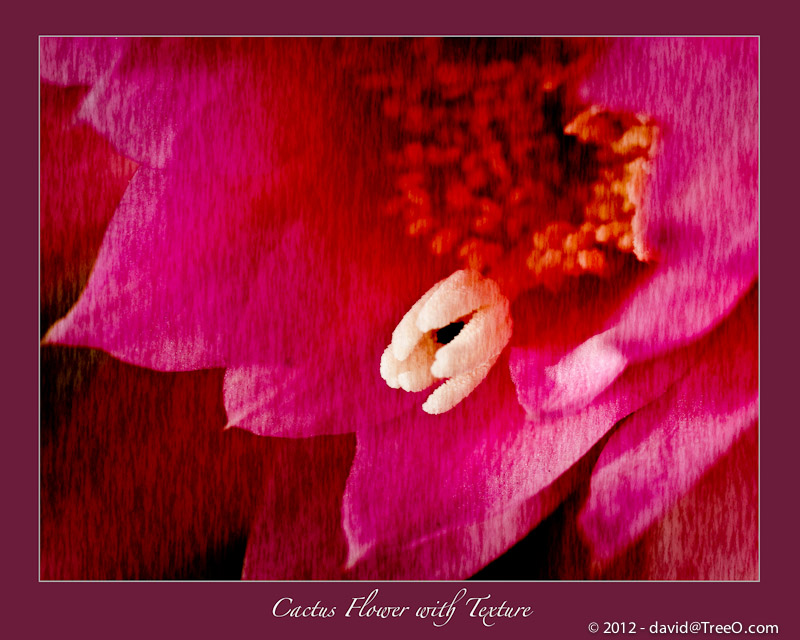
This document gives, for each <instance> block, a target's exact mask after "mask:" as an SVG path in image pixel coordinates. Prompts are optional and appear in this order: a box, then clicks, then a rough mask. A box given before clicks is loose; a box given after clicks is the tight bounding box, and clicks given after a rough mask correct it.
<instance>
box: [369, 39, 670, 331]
mask: <svg viewBox="0 0 800 640" xmlns="http://www.w3.org/2000/svg"><path fill="white" fill-rule="evenodd" d="M535 45H536V42H535V40H533V39H531V41H530V46H531V49H532V50H533V49H534V47H535ZM517 58H518V59H517V60H515V61H511V60H493V61H484V62H479V61H476V60H472V59H467V60H457V61H452V60H445V59H444V57H443V55H442V46H441V44H439V45H438V47H437V44H436V42H435V41H433V42H426V43H425V48H424V55H421V56H419V57H418V58H414V59H413V60H412V61H411V62H409V61H408V60H404V61H403V64H404V65H409V64H410V65H411V66H412V67H413V73H411V74H408V71H407V69H406V73H405V74H404V72H403V69H401V68H399V67H398V68H395V69H390V70H386V71H382V72H379V73H375V72H373V73H370V74H365V75H364V76H363V77H362V86H363V87H364V88H365V89H366V90H368V91H370V92H372V93H373V94H374V96H375V99H376V100H379V101H380V102H381V104H382V110H383V115H384V117H386V118H388V119H389V120H390V121H391V122H392V123H393V129H394V131H395V135H394V145H393V147H392V148H391V149H389V150H388V151H387V152H386V154H385V160H386V162H387V163H389V164H390V165H391V167H392V168H393V170H394V172H395V175H396V176H397V178H396V184H395V188H396V191H395V192H394V194H391V195H388V194H387V199H386V204H385V208H384V214H385V215H387V216H389V217H391V218H392V219H395V220H397V221H398V222H399V223H400V224H401V225H402V228H403V232H404V234H405V235H406V236H407V237H409V238H412V239H414V240H415V241H417V242H424V243H425V244H427V246H428V249H429V251H430V253H431V254H432V255H433V256H436V257H437V258H442V259H446V258H450V259H454V260H456V262H457V263H459V266H460V267H461V268H468V269H474V270H476V271H479V272H481V273H483V274H490V275H491V274H492V273H493V272H494V271H495V270H496V269H498V268H499V269H505V271H507V272H510V273H515V274H517V275H516V276H514V277H517V278H520V279H522V280H524V281H525V283H524V286H523V287H521V288H522V289H525V288H529V287H531V286H536V285H545V286H547V287H549V288H551V289H557V288H558V287H560V285H561V284H562V283H563V282H564V281H565V279H566V278H567V277H569V276H582V275H591V276H595V277H609V276H612V275H614V274H615V273H617V272H619V271H620V270H621V269H623V268H624V267H625V264H627V263H630V261H631V260H635V259H636V258H639V259H643V258H644V254H643V252H640V251H636V252H635V253H636V255H635V256H634V251H635V245H636V244H637V243H636V242H635V240H636V238H635V234H634V230H635V228H636V225H635V224H634V223H633V218H634V216H635V215H636V213H637V210H638V206H639V195H640V194H641V191H642V188H643V183H644V181H645V180H646V177H647V174H648V169H649V161H650V158H651V155H652V151H653V147H654V142H655V139H656V137H657V128H656V126H655V124H654V123H653V122H652V121H650V120H649V119H647V118H645V117H643V116H631V115H627V114H615V113H607V112H603V111H602V110H600V109H597V108H595V107H591V108H588V109H587V108H586V105H582V104H579V103H578V102H577V101H576V100H575V98H574V97H573V96H574V95H575V93H576V92H575V91H573V90H571V89H573V88H574V86H576V85H577V83H578V82H579V80H580V77H579V76H578V74H577V72H576V71H575V69H574V68H573V67H571V66H569V65H566V64H561V63H560V62H558V61H556V60H549V59H548V60H542V59H540V58H537V56H536V55H534V54H533V53H531V54H523V55H521V56H517ZM565 125H566V126H565ZM509 262H510V263H511V264H504V263H509ZM445 335H447V334H445ZM451 339H452V338H451Z"/></svg>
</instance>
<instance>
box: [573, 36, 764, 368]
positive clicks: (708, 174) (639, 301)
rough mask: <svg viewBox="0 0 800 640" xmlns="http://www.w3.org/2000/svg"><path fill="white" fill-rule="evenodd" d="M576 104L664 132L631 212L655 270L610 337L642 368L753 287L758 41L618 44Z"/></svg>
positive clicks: (713, 319) (692, 335)
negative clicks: (635, 115) (620, 113)
mask: <svg viewBox="0 0 800 640" xmlns="http://www.w3.org/2000/svg"><path fill="white" fill-rule="evenodd" d="M584 96H585V98H587V99H590V100H592V101H593V102H595V103H600V104H601V105H603V106H605V107H608V108H612V109H626V110H631V111H638V112H644V113H647V114H648V115H651V116H654V117H655V118H656V120H657V121H658V122H659V123H661V125H662V128H663V141H662V144H661V146H660V148H659V149H658V151H657V154H656V157H655V163H654V167H653V177H654V179H653V181H652V183H651V184H650V186H649V188H648V190H647V192H646V193H645V195H644V197H643V205H642V207H643V208H642V211H641V212H640V213H639V214H638V215H639V216H641V218H642V219H643V221H644V226H645V230H644V236H645V241H646V243H647V244H649V245H650V246H652V247H654V249H655V251H656V253H657V255H658V258H657V260H658V262H659V268H658V270H657V271H656V273H655V274H654V276H653V278H652V280H651V281H650V282H649V283H646V284H645V285H644V286H643V287H642V288H641V289H640V290H639V291H638V292H637V294H636V295H634V296H632V297H631V298H630V299H629V300H628V301H627V302H626V305H625V307H624V308H623V309H622V310H621V312H620V315H619V318H618V319H617V321H616V323H615V325H614V327H613V329H612V335H613V338H614V341H615V342H616V343H617V344H618V346H619V348H620V349H621V350H622V351H623V352H624V353H625V354H626V355H627V356H628V357H630V358H633V359H642V358H647V357H650V356H652V355H653V354H656V353H659V352H662V351H664V350H667V349H670V348H673V347H674V346H677V345H680V344H685V343H686V342H687V341H689V340H692V339H694V338H696V337H697V336H698V335H701V334H703V333H705V332H707V331H709V330H710V329H711V328H713V327H714V326H715V325H716V324H717V323H719V321H720V320H721V319H722V318H724V317H725V316H726V315H727V314H728V313H729V312H730V311H731V309H732V308H733V307H734V306H735V304H736V302H737V300H738V299H739V298H741V296H742V295H744V293H745V292H746V291H747V290H748V289H749V287H750V286H751V285H752V283H753V281H754V280H755V277H756V274H757V271H758V42H757V40H756V39H725V38H710V39H706V38H686V39H683V38H648V39H631V40H628V39H623V40H620V41H619V42H617V43H616V45H615V47H614V48H613V49H612V51H611V52H610V54H609V59H608V60H607V61H606V62H605V63H604V64H603V65H602V66H601V67H600V69H599V70H598V72H597V74H596V75H595V76H594V77H592V78H590V79H589V81H588V82H587V83H586V86H585V87H584ZM654 309H658V312H654Z"/></svg>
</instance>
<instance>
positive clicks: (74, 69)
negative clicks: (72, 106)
mask: <svg viewBox="0 0 800 640" xmlns="http://www.w3.org/2000/svg"><path fill="white" fill-rule="evenodd" d="M129 42H130V41H129V40H127V39H125V38H41V39H40V41H39V52H40V57H39V72H40V74H41V77H42V80H44V81H45V82H49V83H52V84H57V85H60V86H62V87H69V86H75V85H85V86H92V85H93V84H95V83H96V82H98V81H99V80H100V79H101V78H103V77H104V76H106V75H107V74H108V73H110V72H111V70H112V69H113V68H114V66H115V65H116V64H117V62H118V61H119V59H120V57H121V56H122V54H123V52H124V50H125V49H126V48H127V46H128V44H129Z"/></svg>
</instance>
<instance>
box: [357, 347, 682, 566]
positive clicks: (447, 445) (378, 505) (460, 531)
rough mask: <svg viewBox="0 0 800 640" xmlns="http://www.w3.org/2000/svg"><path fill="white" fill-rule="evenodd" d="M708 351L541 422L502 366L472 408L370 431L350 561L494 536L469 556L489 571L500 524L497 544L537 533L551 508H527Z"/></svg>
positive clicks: (644, 370) (415, 415)
mask: <svg viewBox="0 0 800 640" xmlns="http://www.w3.org/2000/svg"><path fill="white" fill-rule="evenodd" d="M697 355H698V349H697V347H696V346H692V347H687V348H686V349H683V350H678V351H676V352H674V353H672V354H671V355H670V356H669V357H665V358H661V359H659V360H656V361H652V362H647V363H642V364H638V365H633V366H631V367H629V368H628V369H627V370H626V371H625V372H624V373H623V374H622V375H621V376H619V378H618V379H617V380H616V381H615V382H614V384H612V385H611V386H610V387H609V388H608V389H607V390H606V391H605V392H603V393H601V394H600V395H599V396H598V397H597V398H596V400H595V401H594V402H593V403H592V404H591V405H589V406H587V407H585V408H584V409H583V410H582V411H580V412H577V413H572V414H564V415H562V416H558V415H551V416H549V417H541V418H540V419H537V420H531V419H526V416H525V413H524V411H523V410H522V408H521V407H520V406H519V404H518V403H517V402H516V394H515V389H514V385H513V384H512V382H511V380H510V379H509V377H508V373H506V371H505V368H504V367H502V366H499V365H500V364H501V363H498V366H496V367H495V368H494V369H493V371H492V372H491V373H490V375H489V377H488V378H487V379H486V380H485V381H484V382H483V384H482V385H481V386H480V387H478V388H477V389H476V390H475V391H474V392H473V394H472V395H471V396H470V397H469V398H468V399H467V401H465V402H464V403H463V406H462V405H459V406H458V407H456V408H455V409H453V410H452V411H450V412H449V413H446V414H443V415H441V416H428V415H426V414H423V413H422V412H421V411H419V410H416V411H414V412H412V413H410V414H408V415H406V416H403V418H402V420H396V421H391V422H388V423H386V424H384V425H380V426H378V427H373V428H371V429H367V430H362V431H359V433H358V441H357V448H356V456H355V459H354V461H353V469H352V471H351V474H350V477H349V478H348V481H347V489H346V491H345V497H344V516H343V521H344V527H345V532H346V534H347V539H348V545H349V556H348V557H349V564H350V566H351V567H355V570H356V572H358V571H359V569H358V568H357V567H358V566H359V565H360V564H361V563H362V562H363V563H366V564H365V566H370V567H372V569H369V570H367V569H364V571H366V572H367V573H368V574H370V573H371V572H373V571H378V569H377V568H376V567H377V565H375V563H376V562H377V563H378V565H380V564H381V563H382V562H383V560H379V559H380V558H384V559H386V558H388V557H389V556H393V555H394V556H396V555H398V554H400V555H402V553H401V550H402V549H414V548H416V547H417V546H418V545H420V544H423V543H425V542H426V541H428V540H429V539H430V540H433V538H434V537H437V536H445V537H446V539H447V540H451V541H453V540H456V539H459V540H461V542H459V543H455V542H454V543H453V544H458V545H462V544H465V543H464V540H468V539H469V536H471V535H477V533H475V532H477V531H483V532H484V534H482V535H485V536H486V537H487V542H486V543H485V545H484V546H477V547H474V548H473V547H472V546H470V545H467V549H472V551H471V552H470V553H471V554H472V555H469V554H468V555H467V556H465V558H464V561H463V562H464V564H463V567H466V566H473V565H474V566H475V567H478V566H480V565H481V563H484V562H485V561H486V560H485V557H488V556H485V554H486V553H488V552H487V549H489V548H492V549H494V550H495V551H496V549H495V548H494V546H493V545H495V542H493V541H488V537H489V536H490V530H491V529H492V527H495V526H498V527H501V529H502V530H501V531H500V532H499V533H498V535H499V538H498V539H499V540H503V541H504V542H503V544H506V543H508V544H506V546H510V545H511V544H513V543H514V542H516V540H518V539H519V538H520V537H522V536H523V535H524V534H525V533H527V532H528V531H529V530H530V529H531V528H532V527H534V526H535V525H536V524H537V523H538V522H539V520H540V519H541V518H543V517H546V516H547V515H548V513H549V510H548V509H546V508H543V507H541V506H540V507H537V508H535V509H533V510H532V511H530V512H528V511H526V509H527V507H524V505H525V504H526V503H527V502H528V501H530V500H534V501H535V500H539V498H536V496H538V495H539V494H540V493H542V492H543V491H551V490H553V489H551V486H552V485H553V484H554V483H556V482H557V481H559V478H561V477H562V476H564V474H566V473H567V472H568V471H569V470H570V469H571V468H572V467H573V466H574V465H575V463H576V462H578V461H579V460H580V459H581V458H582V457H583V456H584V455H585V454H586V453H587V452H588V451H589V450H590V449H591V448H592V446H593V445H594V444H595V443H596V442H597V441H598V440H599V439H600V438H602V437H603V435H605V434H606V433H607V432H608V431H609V430H610V429H611V428H612V427H613V426H614V424H615V423H616V422H617V421H618V420H620V419H622V418H623V417H624V416H626V415H628V414H630V413H631V412H633V411H635V410H637V409H638V408H639V407H641V406H642V405H644V404H646V403H647V402H649V401H650V400H651V399H652V398H653V397H657V396H659V395H661V394H662V393H663V392H664V391H665V389H666V388H668V386H669V385H670V384H671V383H672V382H673V381H674V380H675V379H677V378H679V377H680V376H681V375H683V374H684V372H685V371H686V370H687V368H688V367H690V366H691V364H692V363H693V362H694V360H695V359H696V358H697ZM417 442H424V443H425V445H424V446H415V445H414V444H413V443H417ZM565 490H566V489H565ZM559 495H560V494H559ZM542 504H548V505H549V504H550V502H549V501H547V500H546V501H545V502H544V503H542ZM554 504H555V503H553V506H554ZM523 513H527V514H528V515H527V516H524V518H527V519H526V520H525V521H524V525H523V524H522V521H520V520H519V518H520V517H523V516H522V515H519V514H523ZM514 514H518V515H514ZM481 523H485V524H481ZM492 523H506V525H502V526H501V525H500V524H497V525H495V524H492ZM508 523H513V526H512V525H510V524H508ZM508 526H510V527H511V528H510V529H509V528H507V527H508ZM512 530H513V531H514V532H515V533H514V535H511V534H510V531H512ZM470 532H472V533H470ZM459 536H466V538H459ZM443 539H444V538H443ZM501 546H502V545H501ZM458 548H462V547H461V546H459V547H458ZM370 558H372V559H370ZM386 561H387V562H388V560H386ZM409 561H410V560H409ZM398 562H399V561H398ZM396 564H397V563H395V564H392V566H395V565H396ZM400 564H402V563H400ZM397 566H399V565H397ZM459 566H462V565H459ZM454 567H455V565H454ZM408 571H410V572H411V573H414V575H415V577H417V578H428V577H431V576H433V575H435V576H440V575H441V574H440V573H439V572H438V570H437V569H436V568H435V567H434V566H433V565H432V564H421V565H419V566H413V565H409V567H408ZM453 571H455V568H453ZM429 574H430V575H429ZM404 575H405V574H404ZM466 575H468V573H462V574H459V573H454V574H450V575H449V576H448V577H450V578H463V577H466Z"/></svg>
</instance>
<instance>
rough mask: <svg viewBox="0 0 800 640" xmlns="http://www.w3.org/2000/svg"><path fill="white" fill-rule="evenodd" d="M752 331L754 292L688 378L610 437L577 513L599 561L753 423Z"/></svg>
mask: <svg viewBox="0 0 800 640" xmlns="http://www.w3.org/2000/svg"><path fill="white" fill-rule="evenodd" d="M757 327H758V325H757V318H756V294H755V293H753V294H751V295H750V296H749V297H748V298H747V299H745V301H744V302H743V304H742V305H740V307H739V309H738V310H737V312H736V313H735V314H734V315H733V316H731V318H730V319H728V320H727V321H726V322H725V324H724V325H722V326H721V327H720V328H719V329H718V330H716V331H715V332H714V333H713V334H712V335H711V336H709V338H708V340H706V341H704V342H705V343H707V344H708V347H707V351H706V352H705V353H704V354H703V357H702V360H701V361H700V362H699V363H698V364H697V365H696V366H694V367H692V368H691V369H690V371H689V373H688V374H687V375H686V377H685V378H683V379H682V380H681V381H680V382H679V383H678V384H676V385H674V386H673V387H672V388H671V389H670V390H669V391H668V392H667V393H666V394H664V395H663V396H662V397H660V398H659V399H658V400H656V401H655V402H653V403H651V404H650V405H648V406H646V407H644V408H643V409H641V410H640V411H638V412H637V413H635V414H634V415H633V416H631V417H630V418H629V419H627V420H626V421H625V422H623V423H622V424H621V425H620V428H619V430H618V431H616V432H615V433H614V434H613V435H612V436H611V438H610V439H609V441H608V444H607V445H606V446H605V448H604V449H603V452H602V454H601V455H600V458H599V460H598V462H597V466H596V469H595V471H594V473H593V476H592V482H591V495H590V497H589V500H588V502H587V504H586V506H585V508H584V511H583V513H582V515H581V524H582V527H583V529H584V531H585V534H586V537H587V538H588V539H589V541H590V542H591V543H592V545H593V547H594V550H595V553H596V554H597V556H598V557H599V558H602V559H609V558H611V557H612V556H613V555H614V554H615V553H616V552H618V551H619V550H620V549H622V548H624V547H625V546H626V545H628V544H629V543H631V542H632V541H634V540H635V539H636V538H637V537H638V536H639V535H641V534H642V533H643V532H644V531H645V530H646V529H647V527H648V526H650V525H651V524H652V523H653V522H655V521H656V520H657V519H658V518H660V517H661V515H663V514H664V513H665V512H666V511H667V510H668V509H669V507H671V506H672V505H673V504H674V503H675V502H676V501H677V500H678V498H680V497H681V496H682V495H683V494H684V493H686V492H687V491H688V490H689V489H690V488H691V487H692V486H693V485H694V484H695V483H696V482H697V480H698V479H699V478H700V477H701V476H702V475H703V473H704V472H705V471H706V470H707V469H708V468H709V467H711V466H712V465H713V464H714V463H715V462H716V460H717V459H718V458H720V456H722V455H723V454H724V453H725V452H726V451H728V449H730V447H731V445H732V444H733V443H734V442H735V441H736V440H737V438H738V437H739V436H740V435H741V434H742V433H743V432H744V431H745V430H746V429H747V428H748V427H750V426H751V425H752V424H753V423H754V422H755V421H756V420H757V417H758V328H757Z"/></svg>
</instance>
